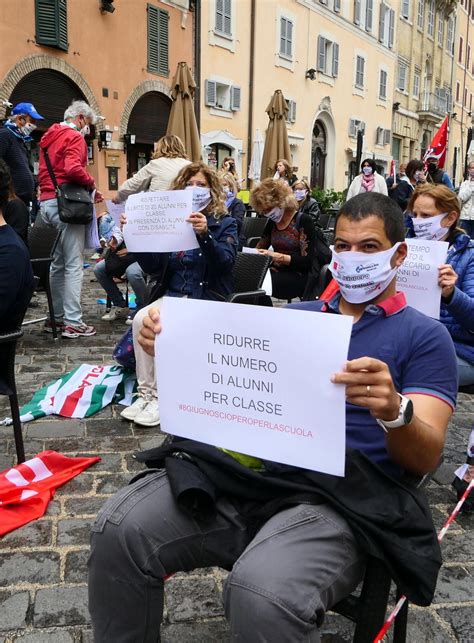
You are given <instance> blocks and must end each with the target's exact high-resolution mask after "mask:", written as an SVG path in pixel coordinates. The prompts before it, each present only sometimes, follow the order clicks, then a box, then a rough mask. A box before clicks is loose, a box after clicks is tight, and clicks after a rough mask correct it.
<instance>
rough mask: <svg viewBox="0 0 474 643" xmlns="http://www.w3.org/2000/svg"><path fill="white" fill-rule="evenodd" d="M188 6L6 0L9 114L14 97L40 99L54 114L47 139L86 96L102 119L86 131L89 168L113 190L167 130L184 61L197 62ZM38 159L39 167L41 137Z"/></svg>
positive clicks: (142, 0)
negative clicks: (174, 85) (76, 101)
mask: <svg viewBox="0 0 474 643" xmlns="http://www.w3.org/2000/svg"><path fill="white" fill-rule="evenodd" d="M107 8H108V9H109V10H107ZM188 8H189V2H188V0H166V1H162V2H161V1H158V0H150V2H147V1H146V0H120V2H113V1H112V2H102V1H101V0H28V2H23V3H21V2H18V1H17V0H1V2H0V117H4V116H5V115H6V114H8V109H9V108H8V105H7V103H13V104H15V103H18V102H23V101H26V102H32V103H33V104H34V105H35V107H36V108H37V110H38V111H39V113H40V114H42V115H43V116H45V121H44V122H41V123H40V124H39V125H40V127H39V130H38V131H37V132H35V133H34V137H35V139H36V141H38V140H39V138H40V137H41V135H42V133H43V132H44V130H45V128H46V127H48V126H49V125H51V124H52V123H53V122H60V121H61V120H62V117H63V114H64V110H65V109H66V107H67V106H68V105H69V104H70V102H71V100H73V99H82V100H86V101H87V102H88V103H89V104H90V105H91V106H92V108H93V109H94V110H95V111H96V113H97V114H100V115H101V117H102V118H100V119H99V121H98V123H97V126H96V128H95V131H94V132H92V136H91V137H90V138H88V139H86V140H87V142H88V148H89V167H88V170H89V171H90V173H91V174H92V175H93V176H94V178H95V179H96V182H97V185H98V187H99V188H100V190H101V191H102V192H103V193H104V194H105V195H106V196H110V195H112V194H113V193H114V192H115V190H116V189H117V186H118V185H120V183H121V182H122V181H123V180H125V178H126V177H127V175H130V174H131V173H133V172H134V171H136V170H137V169H139V168H140V167H141V166H143V165H144V164H145V163H146V162H147V161H148V160H149V159H150V155H151V153H152V151H153V143H154V142H155V141H156V140H157V139H158V138H160V136H162V135H163V134H164V133H165V132H166V126H167V122H168V116H169V111H170V108H171V98H170V94H171V81H172V77H173V75H174V73H175V70H176V67H177V63H178V62H179V61H181V60H184V61H186V62H188V64H189V65H190V66H191V67H193V52H194V49H193V20H194V14H193V13H192V12H190V11H188ZM101 9H102V10H101ZM111 9H113V11H110V10H111ZM101 132H102V134H101ZM102 140H103V142H102ZM100 148H102V149H100ZM31 163H32V166H33V168H34V170H35V172H37V169H38V147H37V145H35V144H34V143H33V144H32V150H31Z"/></svg>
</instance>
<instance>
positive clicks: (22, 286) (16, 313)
mask: <svg viewBox="0 0 474 643" xmlns="http://www.w3.org/2000/svg"><path fill="white" fill-rule="evenodd" d="M32 292H33V271H32V270H31V263H30V256H29V254H28V250H27V249H26V246H25V244H24V243H23V241H22V240H21V239H20V237H19V236H18V235H17V233H16V232H15V231H14V230H13V228H11V227H10V226H9V225H0V332H2V331H6V330H12V329H14V328H16V327H17V326H19V324H21V321H22V318H23V315H24V314H25V311H26V307H27V305H28V302H29V301H30V299H31V293H32Z"/></svg>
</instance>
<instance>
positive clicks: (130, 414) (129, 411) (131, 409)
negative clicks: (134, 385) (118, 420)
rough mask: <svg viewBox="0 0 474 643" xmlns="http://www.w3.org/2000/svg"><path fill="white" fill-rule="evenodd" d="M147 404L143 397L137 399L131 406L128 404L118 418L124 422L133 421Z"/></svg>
mask: <svg viewBox="0 0 474 643" xmlns="http://www.w3.org/2000/svg"><path fill="white" fill-rule="evenodd" d="M147 404H148V400H145V398H144V397H137V399H136V400H135V402H134V403H133V404H130V406H127V407H126V408H124V410H123V411H122V412H121V413H120V417H122V418H124V419H125V420H134V419H135V417H136V416H137V415H138V414H139V413H140V411H143V409H144V408H145V406H146V405H147Z"/></svg>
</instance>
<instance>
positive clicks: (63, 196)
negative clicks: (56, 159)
mask: <svg viewBox="0 0 474 643" xmlns="http://www.w3.org/2000/svg"><path fill="white" fill-rule="evenodd" d="M43 151H44V160H45V161H46V167H47V168H48V172H49V176H50V177H51V181H52V182H53V185H54V189H55V190H56V197H57V199H58V212H59V218H60V219H61V221H62V222H63V223H74V224H76V225H77V224H80V225H88V224H89V223H90V222H91V221H92V219H93V216H94V205H93V203H92V199H91V195H90V192H89V190H87V188H85V187H83V186H82V185H78V184H77V183H63V184H62V185H58V182H57V180H56V176H55V174H54V172H53V167H52V165H51V161H50V159H49V155H48V150H47V149H46V148H45V149H44V150H43Z"/></svg>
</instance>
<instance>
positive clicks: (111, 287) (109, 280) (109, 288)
mask: <svg viewBox="0 0 474 643" xmlns="http://www.w3.org/2000/svg"><path fill="white" fill-rule="evenodd" d="M94 275H95V277H96V279H97V281H98V282H99V283H100V285H101V286H102V288H103V289H104V290H105V292H106V293H107V294H108V296H109V297H110V300H111V302H112V303H113V305H114V306H117V307H118V308H125V306H126V305H127V302H126V301H125V297H124V296H123V294H122V292H121V291H120V289H119V287H118V286H117V284H116V283H115V281H114V280H113V277H111V276H110V275H109V274H108V272H107V270H106V267H105V261H99V263H96V265H95V268H94ZM125 275H126V277H127V280H128V282H129V284H130V286H131V287H132V289H133V292H134V293H135V297H136V303H137V309H138V308H142V306H143V305H144V303H145V297H146V283H145V279H144V277H143V272H142V269H141V268H140V266H139V265H138V263H137V262H136V261H135V263H132V264H130V265H129V266H128V268H127V270H126V271H125Z"/></svg>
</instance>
